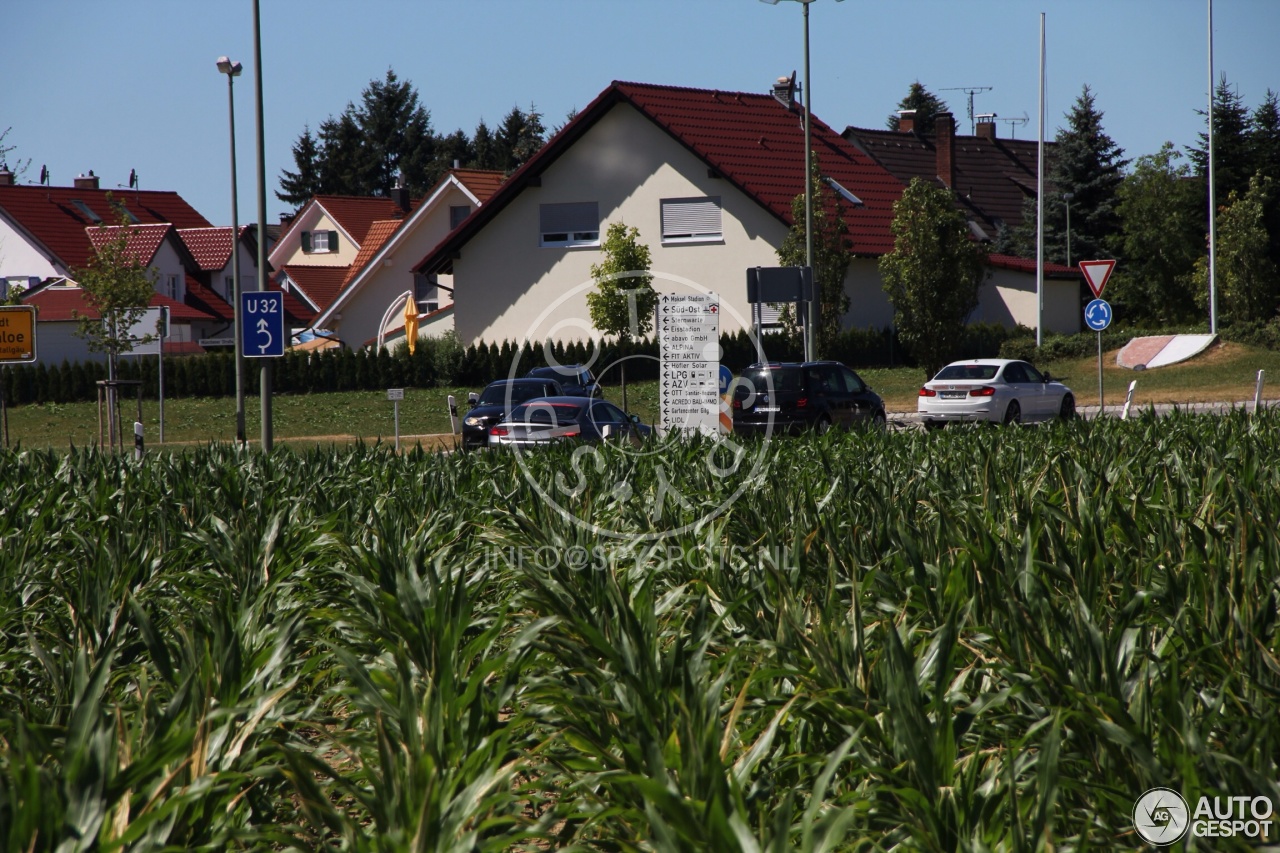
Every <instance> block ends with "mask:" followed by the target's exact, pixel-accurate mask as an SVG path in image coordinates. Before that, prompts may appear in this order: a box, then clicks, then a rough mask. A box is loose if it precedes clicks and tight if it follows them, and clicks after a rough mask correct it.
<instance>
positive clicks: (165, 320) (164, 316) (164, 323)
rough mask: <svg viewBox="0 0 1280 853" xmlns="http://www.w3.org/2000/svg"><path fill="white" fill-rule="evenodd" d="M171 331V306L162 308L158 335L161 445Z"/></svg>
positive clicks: (157, 372)
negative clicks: (166, 344)
mask: <svg viewBox="0 0 1280 853" xmlns="http://www.w3.org/2000/svg"><path fill="white" fill-rule="evenodd" d="M168 331H169V306H167V305H165V306H162V307H161V308H160V328H158V329H156V333H157V334H158V335H159V337H160V355H159V357H158V358H157V361H156V375H157V377H158V380H159V389H158V390H159V397H160V443H161V444H164V337H165V334H166V333H167V332H168Z"/></svg>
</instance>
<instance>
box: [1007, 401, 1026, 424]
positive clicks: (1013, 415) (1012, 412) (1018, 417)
mask: <svg viewBox="0 0 1280 853" xmlns="http://www.w3.org/2000/svg"><path fill="white" fill-rule="evenodd" d="M1004 422H1005V423H1007V424H1019V423H1022V407H1021V406H1019V405H1018V401H1017V400H1010V401H1009V406H1008V408H1006V409H1005V410H1004Z"/></svg>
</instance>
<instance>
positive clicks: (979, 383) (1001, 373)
mask: <svg viewBox="0 0 1280 853" xmlns="http://www.w3.org/2000/svg"><path fill="white" fill-rule="evenodd" d="M916 411H917V412H918V413H919V415H920V420H922V421H923V422H924V425H925V426H926V427H938V426H943V425H944V424H949V423H955V422H965V421H990V422H992V423H1006V424H1010V423H1012V424H1016V423H1028V422H1032V421H1046V420H1050V419H1051V418H1061V419H1062V420H1069V419H1071V418H1073V417H1075V414H1076V398H1075V395H1074V394H1072V393H1071V389H1070V388H1068V387H1067V386H1066V385H1063V384H1062V383H1061V382H1058V381H1057V380H1055V379H1052V378H1050V377H1049V375H1048V374H1046V373H1041V372H1040V371H1038V370H1036V369H1035V368H1034V367H1032V366H1031V365H1030V364H1028V363H1027V362H1025V361H1017V360H1014V359H1007V358H976V359H973V360H972V361H955V362H952V363H951V364H948V365H947V366H946V367H944V368H942V369H941V370H939V371H938V375H937V376H935V377H933V379H931V380H929V381H928V382H926V383H925V384H924V386H923V387H922V388H921V389H920V394H919V396H918V397H917V400H916Z"/></svg>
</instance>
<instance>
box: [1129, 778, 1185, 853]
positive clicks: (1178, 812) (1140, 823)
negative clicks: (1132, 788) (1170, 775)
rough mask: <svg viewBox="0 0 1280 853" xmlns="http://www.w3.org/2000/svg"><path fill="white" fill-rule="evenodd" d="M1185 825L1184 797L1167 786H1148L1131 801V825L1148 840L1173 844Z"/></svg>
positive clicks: (1151, 842) (1152, 842)
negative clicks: (1134, 800) (1132, 802)
mask: <svg viewBox="0 0 1280 853" xmlns="http://www.w3.org/2000/svg"><path fill="white" fill-rule="evenodd" d="M1188 826H1189V822H1188V814H1187V801H1186V800H1184V799H1182V795H1181V794H1179V793H1178V792H1177V791H1174V790H1172V789H1170V788H1152V789H1151V790H1150V791H1147V792H1146V793H1145V794H1143V795H1142V796H1141V797H1139V798H1138V802H1136V803H1134V805H1133V828H1134V829H1136V830H1137V831H1138V835H1139V836H1141V837H1142V840H1143V841H1145V842H1147V843H1148V844H1155V845H1157V846H1164V845H1166V844H1173V843H1174V842H1175V841H1177V840H1178V839H1179V838H1181V837H1182V836H1184V835H1186V834H1187V827H1188Z"/></svg>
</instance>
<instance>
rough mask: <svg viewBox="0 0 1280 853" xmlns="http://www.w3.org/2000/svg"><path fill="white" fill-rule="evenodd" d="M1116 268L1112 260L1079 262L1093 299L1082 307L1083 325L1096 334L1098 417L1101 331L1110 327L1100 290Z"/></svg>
mask: <svg viewBox="0 0 1280 853" xmlns="http://www.w3.org/2000/svg"><path fill="white" fill-rule="evenodd" d="M1115 268H1116V262H1115V261H1114V260H1105V261H1081V262H1080V272H1082V273H1084V280H1085V282H1086V283H1087V284H1088V285H1089V289H1090V290H1092V291H1093V299H1092V300H1091V301H1090V302H1089V304H1088V305H1086V306H1085V307H1084V323H1085V325H1086V326H1088V327H1089V328H1090V329H1093V330H1094V331H1095V332H1097V333H1098V416H1099V417H1101V416H1102V411H1103V409H1102V330H1103V329H1105V328H1106V327H1107V326H1110V325H1111V306H1110V305H1109V304H1108V303H1107V302H1106V300H1104V299H1103V298H1102V288H1104V287H1106V286H1107V279H1109V278H1111V272H1112V270H1114V269H1115Z"/></svg>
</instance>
